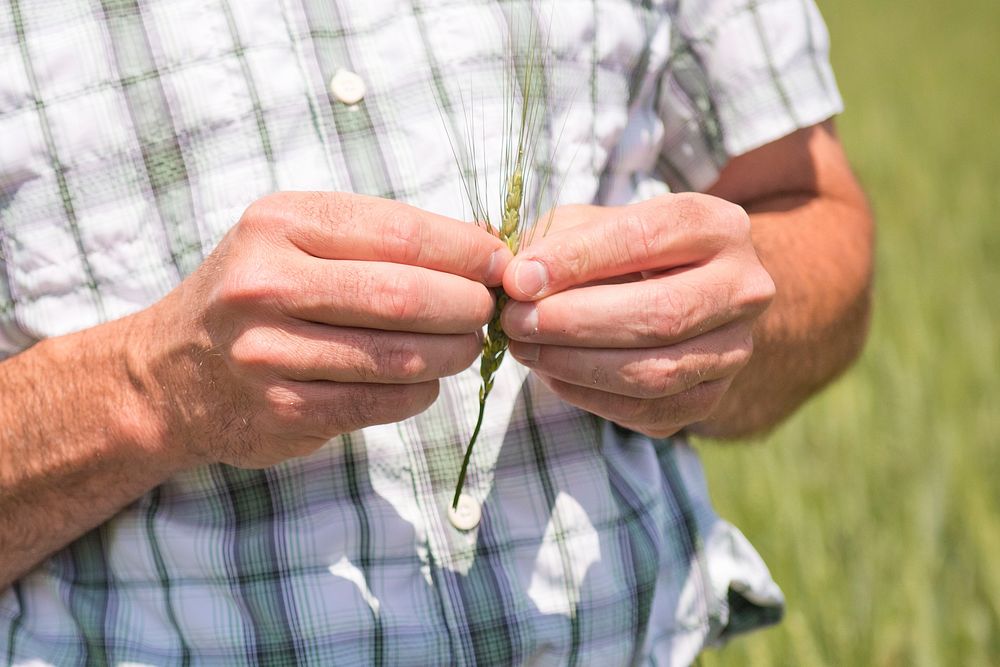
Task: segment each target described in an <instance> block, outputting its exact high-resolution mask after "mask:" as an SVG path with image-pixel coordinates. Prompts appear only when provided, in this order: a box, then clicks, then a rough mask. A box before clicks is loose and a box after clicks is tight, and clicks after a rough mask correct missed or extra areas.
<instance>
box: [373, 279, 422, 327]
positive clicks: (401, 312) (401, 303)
mask: <svg viewBox="0 0 1000 667" xmlns="http://www.w3.org/2000/svg"><path fill="white" fill-rule="evenodd" d="M426 288H427V285H426V280H424V278H423V277H422V276H420V275H419V274H417V273H415V272H413V271H398V272H395V274H394V275H392V277H390V278H387V279H385V280H383V281H381V282H379V283H378V284H377V286H376V287H375V290H374V291H375V294H376V296H375V299H376V301H377V302H378V303H379V304H380V306H381V309H382V311H383V312H384V313H385V314H386V315H387V316H388V317H389V318H391V319H392V320H394V321H396V322H399V323H400V324H404V325H405V324H413V323H415V322H417V321H418V320H420V319H421V317H422V316H423V315H424V310H425V301H424V299H425V295H426V294H427V289H426Z"/></svg>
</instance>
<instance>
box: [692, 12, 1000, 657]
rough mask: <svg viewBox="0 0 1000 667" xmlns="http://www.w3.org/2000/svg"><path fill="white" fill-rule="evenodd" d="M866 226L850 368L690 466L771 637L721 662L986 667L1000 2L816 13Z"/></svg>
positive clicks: (992, 642) (991, 610) (994, 467)
mask: <svg viewBox="0 0 1000 667" xmlns="http://www.w3.org/2000/svg"><path fill="white" fill-rule="evenodd" d="M819 5H820V9H821V10H822V11H823V14H824V16H825V18H826V20H827V23H828V26H829V28H830V33H831V38H832V44H833V62H834V68H835V70H836V72H837V77H838V80H839V83H840V86H841V91H842V92H843V95H844V98H845V102H846V105H847V110H846V112H845V113H844V115H843V116H842V117H841V118H840V119H839V121H838V124H839V130H840V133H841V137H842V139H843V141H844V143H845V145H846V147H847V152H848V155H849V156H850V157H851V160H852V162H853V164H854V166H855V169H856V170H857V172H858V174H859V176H860V178H861V180H862V182H863V183H864V185H865V187H866V189H867V191H868V193H869V196H870V197H871V200H872V203H873V205H874V208H875V211H876V215H877V219H878V225H879V236H878V267H877V277H876V281H877V285H876V305H875V317H874V322H873V325H872V330H871V337H870V340H869V343H868V347H867V349H866V351H865V353H864V356H863V358H862V360H861V362H860V363H859V364H858V365H857V366H856V367H855V368H853V369H852V370H851V371H849V373H848V374H847V375H845V376H844V377H843V378H842V379H841V380H839V381H838V382H837V383H836V384H835V385H834V386H833V387H832V388H831V389H829V390H828V391H827V392H826V393H824V394H823V395H822V396H820V397H818V398H816V399H814V400H813V401H812V402H811V403H810V404H809V405H808V406H807V407H806V408H805V409H804V410H803V411H801V412H800V413H799V414H798V415H797V416H796V417H795V418H793V419H792V420H791V421H789V422H788V423H787V424H785V425H783V426H782V427H781V428H780V429H779V430H778V431H777V432H776V433H775V434H774V435H773V436H771V437H769V438H767V439H766V440H765V441H763V442H757V443H751V444H747V445H732V446H728V445H724V446H719V445H709V444H708V443H705V444H703V445H701V446H700V449H701V451H702V453H703V455H704V457H705V462H706V466H707V468H708V474H709V482H710V485H711V488H712V493H713V497H714V500H715V503H716V505H717V506H718V509H719V511H720V513H721V514H722V515H723V516H725V517H726V518H728V519H730V520H732V521H733V522H734V523H736V525H738V526H739V527H740V528H741V529H742V530H743V531H744V532H745V533H746V534H747V536H748V537H750V539H751V540H752V541H753V543H754V544H755V545H756V547H757V548H758V549H759V550H760V552H761V553H762V554H763V556H764V558H765V560H766V561H767V563H768V564H769V566H770V567H771V570H772V573H773V574H774V576H775V578H776V579H777V581H778V582H779V583H780V584H781V586H782V588H783V589H784V591H785V594H786V596H787V598H788V611H787V615H786V618H785V620H784V622H783V623H782V624H781V625H780V626H778V627H776V628H773V629H770V630H766V631H764V632H761V633H758V634H756V635H752V636H750V637H746V638H741V639H738V640H736V641H734V642H733V643H732V644H730V645H729V646H728V647H726V648H724V649H722V650H719V651H712V652H709V653H708V654H706V656H705V657H704V658H703V660H702V664H703V665H705V666H706V667H709V666H711V667H715V666H719V665H727V666H735V665H741V666H742V665H803V666H809V665H907V666H910V665H915V666H921V665H928V666H930V665H935V666H936V665H998V664H1000V2H998V1H997V0H957V1H953V2H930V1H929V0H916V1H908V2H901V1H898V0H819Z"/></svg>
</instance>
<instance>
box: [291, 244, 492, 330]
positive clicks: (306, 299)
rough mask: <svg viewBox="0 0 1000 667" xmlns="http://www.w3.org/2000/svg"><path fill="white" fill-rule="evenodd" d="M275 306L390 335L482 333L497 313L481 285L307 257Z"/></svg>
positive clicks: (399, 267) (407, 269)
mask: <svg viewBox="0 0 1000 667" xmlns="http://www.w3.org/2000/svg"><path fill="white" fill-rule="evenodd" d="M294 272H295V273H296V274H297V276H289V277H288V278H287V280H288V281H289V284H288V285H286V286H285V287H284V288H283V289H280V290H277V292H276V295H277V298H274V297H272V305H273V306H274V307H275V308H278V309H280V310H281V312H283V313H286V314H288V315H291V316H292V317H295V318H297V319H302V320H309V321H312V322H319V323H323V324H332V325H338V326H345V327H364V328H368V329H383V330H386V331H410V332H416V333H433V334H459V333H473V332H475V331H478V330H479V329H480V328H482V326H483V325H484V324H486V322H488V321H489V319H490V316H491V315H492V313H493V306H494V301H493V296H492V295H491V294H490V291H489V289H488V288H486V287H485V286H484V285H483V284H482V283H478V282H474V281H472V280H468V279H466V278H462V277H460V276H456V275H454V274H451V273H444V272H441V271H432V270H430V269H425V268H422V267H417V266H405V265H403V264H391V263H388V262H355V261H350V260H335V261H330V260H319V259H314V258H305V259H303V260H301V261H300V262H299V268H298V270H297V271H294Z"/></svg>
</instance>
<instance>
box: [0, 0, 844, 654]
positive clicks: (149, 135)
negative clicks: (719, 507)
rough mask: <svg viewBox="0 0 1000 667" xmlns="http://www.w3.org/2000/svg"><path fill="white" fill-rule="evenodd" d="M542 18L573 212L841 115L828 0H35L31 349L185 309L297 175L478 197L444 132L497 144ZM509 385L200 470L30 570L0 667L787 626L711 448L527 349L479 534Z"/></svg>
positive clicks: (29, 45)
mask: <svg viewBox="0 0 1000 667" xmlns="http://www.w3.org/2000/svg"><path fill="white" fill-rule="evenodd" d="M516 15H520V16H522V17H524V16H527V17H529V18H528V20H530V21H534V22H536V23H537V24H538V28H539V34H544V35H546V36H547V37H546V39H547V59H548V77H547V81H548V83H547V92H546V95H547V98H546V113H547V116H546V118H545V119H544V128H543V130H542V133H541V134H542V137H541V141H543V142H544V141H548V142H550V143H549V145H550V146H551V145H554V144H553V143H552V142H554V138H555V137H556V136H557V135H559V136H561V138H560V139H559V143H558V147H559V148H558V151H556V152H555V153H553V154H550V156H549V157H550V158H551V164H552V166H553V168H554V169H555V170H556V172H557V177H558V179H559V180H560V181H561V182H562V183H563V185H562V194H561V197H560V200H561V201H562V202H565V203H570V202H595V203H602V204H615V203H622V202H628V201H633V200H637V199H641V198H646V197H650V196H654V195H656V194H659V193H662V192H665V191H667V189H668V187H670V188H672V189H674V190H681V189H702V188H705V187H706V186H707V185H709V184H710V183H711V182H712V180H713V179H714V178H715V176H716V175H717V173H718V170H719V169H720V167H721V166H722V165H723V164H724V163H725V162H726V160H727V159H728V158H729V157H730V156H732V155H736V154H740V153H743V152H745V151H747V150H750V149H752V148H754V147H756V146H759V145H761V144H763V143H766V142H768V141H772V140H774V139H777V138H779V137H781V136H783V135H786V134H788V133H789V132H791V131H792V130H794V129H795V128H797V127H802V126H806V125H810V124H814V123H816V122H819V121H822V120H824V119H826V118H828V117H829V116H831V115H833V114H835V113H837V112H838V111H839V110H840V99H839V96H838V93H837V90H836V85H835V83H834V80H833V77H832V74H831V71H830V68H829V65H828V61H827V47H828V44H827V35H826V32H825V28H824V25H823V23H822V19H821V18H820V16H819V14H818V12H817V10H816V8H815V6H814V5H813V3H812V0H644V1H642V2H640V1H639V0H576V1H575V2H572V3H570V2H568V1H567V2H558V3H554V8H553V7H550V8H549V9H545V8H542V9H541V10H537V11H532V10H530V9H529V8H527V7H525V6H523V5H522V4H520V2H519V0H508V1H504V2H500V1H498V0H462V1H457V0H353V1H352V0H240V1H239V2H236V1H235V0H211V1H209V2H200V1H195V0H141V1H140V0H44V1H43V0H2V1H0V243H2V245H0V358H2V357H4V356H9V355H12V354H16V353H17V352H18V351H20V350H23V349H25V348H27V347H29V346H30V345H31V344H32V343H33V342H35V341H37V340H39V339H42V338H44V337H47V336H55V335H59V334H63V333H67V332H70V331H73V330H78V329H81V328H85V327H88V326H92V325H95V324H97V323H99V322H102V321H105V320H108V319H112V318H116V317H120V316H123V315H126V314H128V313H131V312H134V311H136V310H138V309H141V308H143V307H145V306H148V305H149V304H151V303H153V302H154V301H156V300H157V299H158V298H160V297H161V296H162V295H163V294H165V293H166V292H167V291H168V290H170V289H171V288H172V287H173V286H174V285H176V284H177V283H178V282H179V281H180V280H182V279H183V278H184V276H185V275H187V274H189V273H190V272H191V271H192V270H193V269H195V268H196V267H197V266H198V265H199V263H200V262H201V261H202V259H203V258H204V257H205V255H206V254H207V253H208V252H210V251H211V249H212V248H213V247H214V245H215V244H216V243H217V242H218V240H219V239H220V238H221V237H222V235H223V234H224V233H225V231H226V230H227V229H228V228H229V227H230V226H231V225H232V224H233V223H234V222H235V221H236V220H237V219H238V218H239V216H240V214H241V212H242V211H243V209H244V208H245V207H246V206H247V205H248V204H249V203H250V202H252V201H253V200H255V199H257V198H258V197H260V196H262V195H264V194H266V193H268V192H271V191H275V190H283V189H317V190H341V191H353V192H362V193H366V194H372V195H378V196H382V197H391V198H396V199H400V200H404V201H407V202H409V203H412V204H414V205H417V206H421V207H423V208H427V209H431V210H434V211H437V212H440V213H444V214H448V215H452V216H455V217H460V216H462V215H463V206H462V201H463V199H462V194H461V190H460V183H461V177H460V174H459V172H458V170H457V168H456V166H455V164H454V159H453V157H452V155H451V152H450V151H449V150H448V144H447V141H448V137H447V134H446V131H445V129H444V127H445V126H446V124H447V123H449V122H450V123H452V125H453V126H454V127H457V128H463V127H469V126H468V125H464V124H463V123H467V122H470V120H469V119H470V117H471V118H472V121H471V122H472V125H473V127H474V131H473V136H474V137H476V139H477V141H478V139H479V137H480V136H481V139H482V144H483V145H484V146H491V145H495V144H494V143H493V142H494V141H495V140H496V139H497V133H498V132H499V131H501V130H502V127H503V122H502V117H503V116H502V114H503V108H504V99H503V97H504V90H505V88H504V72H503V70H504V62H505V58H504V50H505V49H506V48H507V46H506V45H507V38H506V35H507V33H508V30H509V26H510V25H511V24H512V22H513V21H514V20H515V19H514V18H513V17H514V16H516ZM518 20H522V19H518ZM338 71H341V73H342V76H341V79H340V82H341V84H338V83H337V80H336V79H335V76H336V75H337V72H338ZM343 71H347V72H352V73H356V74H357V75H358V76H359V77H360V78H359V79H354V80H353V84H354V86H353V88H351V87H350V86H349V87H348V88H347V89H345V88H344V86H343V84H342V82H343ZM331 80H333V85H331ZM358 83H360V84H361V88H363V89H360V88H359V87H358V85H357V84H358ZM358 94H361V95H362V96H363V99H362V100H361V101H360V102H358V103H355V104H349V103H346V102H349V101H350V100H349V99H348V98H349V97H351V96H352V95H353V96H356V95H358ZM439 109H443V110H444V116H445V117H447V118H448V120H447V121H446V122H442V116H441V115H440V112H439ZM495 153H496V151H493V152H492V154H494V155H495ZM490 154H491V151H485V152H484V153H483V154H482V155H481V156H480V157H482V158H483V159H484V162H483V165H482V166H483V172H484V174H485V175H488V174H490V173H492V174H494V175H495V174H497V173H499V171H498V168H497V166H496V164H495V162H496V161H495V160H492V161H491V160H490V159H489V158H488V156H489V155H490ZM485 175H484V178H485V177H486V176H485ZM491 187H493V189H494V190H496V187H495V186H491ZM478 381H479V380H478V373H477V372H476V369H470V370H469V371H468V372H466V373H463V374H461V375H459V376H457V377H455V378H449V379H448V380H446V381H444V382H443V383H442V391H441V395H440V398H439V399H438V401H437V402H436V403H435V404H434V405H433V406H432V407H431V408H430V409H429V410H427V411H426V412H425V413H423V414H421V415H419V416H417V417H414V418H412V419H409V420H406V421H404V422H400V423H397V424H392V425H386V426H379V427H373V428H369V429H365V430H364V431H361V432H357V433H352V434H349V435H345V436H342V437H340V438H337V439H335V440H333V441H331V442H330V443H329V444H328V445H327V446H325V447H323V448H321V449H320V450H319V451H317V452H316V453H315V454H313V455H311V456H309V457H305V458H301V459H296V460H292V461H288V462H286V463H283V464H281V465H278V466H275V467H273V468H271V469H268V470H240V469H236V468H232V467H227V466H223V465H217V466H210V467H205V468H202V469H198V470H194V471H192V472H189V473H186V474H182V475H179V476H177V477H175V478H172V479H170V480H169V481H168V482H167V483H165V484H163V485H162V486H160V487H159V488H157V489H155V490H153V491H152V492H150V493H149V494H147V495H145V496H144V497H142V498H140V499H138V500H137V501H136V502H134V503H133V504H132V505H130V506H129V507H127V508H126V509H125V510H124V511H122V512H121V513H120V514H119V515H117V516H116V517H114V518H113V519H111V520H110V521H108V522H107V523H106V524H104V525H103V526H101V527H100V528H98V529H96V530H94V531H92V532H91V533H89V534H87V535H86V536H84V537H82V538H81V539H79V540H77V541H76V542H74V543H72V544H71V545H69V546H68V547H66V548H65V549H63V550H62V551H61V552H59V553H57V554H56V555H54V556H53V557H52V558H50V559H49V560H47V561H46V562H44V563H43V564H42V565H40V566H39V567H37V568H36V569H35V570H34V571H33V572H31V573H30V574H28V575H27V576H25V577H24V578H22V579H21V580H20V581H19V582H17V583H15V584H14V585H13V586H12V587H10V588H9V589H7V590H6V591H2V592H0V660H5V661H6V662H7V663H11V664H33V665H36V664H53V665H75V664H94V665H100V664H108V663H116V664H124V663H130V664H156V665H161V664H178V665H188V664H226V665H236V664H266V665H291V664H299V663H312V664H345V665H372V664H375V665H381V664H400V663H405V664H419V665H437V664H463V665H465V664H498V665H507V664H515V663H517V664H519V663H528V662H530V663H532V664H539V665H541V664H594V665H612V664H629V663H631V664H635V663H637V662H639V663H641V662H648V663H650V664H684V663H686V662H688V661H690V660H692V659H693V657H694V656H695V655H696V654H697V653H698V651H699V650H701V648H702V647H703V646H704V645H706V644H707V643H712V642H717V641H720V640H722V639H724V638H726V637H728V636H730V635H731V634H734V633H737V632H740V631H743V630H747V629H750V628H752V627H755V626H757V625H760V624H762V623H766V622H771V621H774V620H776V619H777V617H778V616H780V611H781V605H782V598H781V593H780V591H779V590H778V589H777V587H776V586H775V585H774V583H773V582H772V581H771V579H770V577H769V575H768V573H767V570H766V568H765V567H764V565H763V563H762V562H761V561H760V559H759V557H758V556H757V555H756V553H755V552H754V551H753V549H752V548H751V547H750V545H749V544H748V543H747V542H746V540H745V539H744V538H743V536H742V535H741V534H740V533H739V532H738V531H737V530H736V529H735V528H733V527H732V526H730V525H728V524H726V523H725V522H723V521H721V520H720V519H719V518H718V517H717V516H716V515H715V513H714V512H713V510H712V508H711V505H710V503H709V499H708V494H707V492H706V489H705V486H704V480H703V477H702V473H701V469H700V466H699V462H698V460H697V458H696V456H695V454H694V453H693V452H692V451H691V449H690V448H688V447H687V445H685V444H684V443H683V442H681V441H679V440H667V441H652V440H650V439H648V438H646V437H642V436H639V435H636V434H634V433H630V432H627V431H624V430H622V429H619V428H617V427H615V426H613V425H611V424H609V423H607V422H603V421H602V420H600V419H598V418H596V417H593V416H592V415H589V414H586V413H584V412H581V411H579V410H576V409H574V408H572V407H570V406H568V405H566V404H565V403H563V402H561V401H560V400H558V399H557V398H555V397H554V396H553V395H552V394H550V393H548V392H547V391H546V390H545V389H544V387H542V386H541V385H540V384H538V383H537V382H535V381H534V380H533V378H532V376H530V375H529V374H528V373H527V371H526V370H525V369H524V368H523V367H521V366H519V365H518V364H516V363H515V362H513V361H512V360H508V362H507V363H506V364H505V365H504V367H503V368H502V370H501V372H500V375H499V377H498V379H497V383H496V387H495V389H494V391H493V395H492V396H491V401H490V404H489V405H488V407H487V422H486V425H485V427H484V428H483V432H482V434H481V436H480V439H479V444H478V445H477V448H476V450H475V454H474V456H473V460H472V466H471V469H470V474H469V478H468V481H467V483H466V493H467V494H468V495H469V496H470V497H471V498H472V499H473V500H474V501H475V503H477V505H478V507H479V508H481V511H482V519H481V522H480V523H479V524H478V526H477V527H476V528H474V529H473V530H470V531H467V532H463V531H459V530H457V529H455V528H453V527H452V525H451V524H449V522H448V519H447V513H446V507H447V506H448V504H449V500H450V494H451V492H452V489H453V486H454V483H455V480H456V477H457V473H458V467H459V464H460V460H461V455H462V451H463V448H464V445H465V443H466V441H467V439H468V437H469V431H470V429H471V426H472V424H473V423H474V421H475V416H476V415H475V412H476V407H477V406H476V401H475V397H476V396H477V391H478Z"/></svg>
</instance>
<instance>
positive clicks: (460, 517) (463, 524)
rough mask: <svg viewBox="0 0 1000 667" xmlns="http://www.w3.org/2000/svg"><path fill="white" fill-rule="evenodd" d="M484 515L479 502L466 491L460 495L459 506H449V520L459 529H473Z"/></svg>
mask: <svg viewBox="0 0 1000 667" xmlns="http://www.w3.org/2000/svg"><path fill="white" fill-rule="evenodd" d="M482 516H483V512H482V510H481V509H480V507H479V503H477V502H476V501H475V500H473V499H472V497H471V496H467V495H465V494H464V493H463V494H462V495H460V496H459V497H458V507H450V506H449V507H448V521H450V522H451V525H453V526H455V528H458V529H459V530H472V529H473V528H475V527H476V526H478V525H479V520H480V519H481V518H482Z"/></svg>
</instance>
